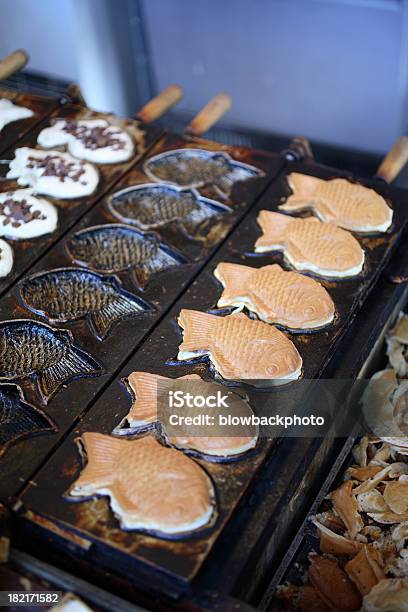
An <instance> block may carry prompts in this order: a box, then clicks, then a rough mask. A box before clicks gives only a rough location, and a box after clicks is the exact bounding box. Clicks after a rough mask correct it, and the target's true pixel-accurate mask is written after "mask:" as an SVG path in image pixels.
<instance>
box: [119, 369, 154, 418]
mask: <svg viewBox="0 0 408 612" xmlns="http://www.w3.org/2000/svg"><path fill="white" fill-rule="evenodd" d="M161 378H162V377H161V376H159V375H158V374H150V373H149V372H132V373H131V374H130V375H129V377H128V379H127V384H128V386H129V387H130V389H131V391H132V393H133V395H134V397H135V400H134V402H133V404H132V408H131V411H130V413H129V415H128V419H127V420H128V421H129V420H131V421H138V422H139V423H140V424H148V423H155V422H156V421H157V382H158V380H160V379H161Z"/></svg>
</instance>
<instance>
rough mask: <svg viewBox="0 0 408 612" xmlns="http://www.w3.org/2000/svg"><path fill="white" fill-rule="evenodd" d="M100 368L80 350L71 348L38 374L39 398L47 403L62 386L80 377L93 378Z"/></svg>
mask: <svg viewBox="0 0 408 612" xmlns="http://www.w3.org/2000/svg"><path fill="white" fill-rule="evenodd" d="M100 372H101V366H100V365H99V363H98V362H97V361H96V360H95V359H93V358H92V357H91V356H90V355H88V354H87V353H85V352H84V351H82V350H81V349H79V348H77V347H74V346H71V347H70V348H69V349H68V350H67V352H66V354H65V356H64V357H63V358H62V359H61V360H60V361H59V362H58V363H55V364H54V365H52V366H50V367H49V368H46V369H44V370H42V371H41V372H39V373H38V375H37V383H38V388H39V391H40V394H41V397H42V398H43V400H44V401H45V403H47V402H48V401H49V400H50V399H51V398H52V397H53V395H55V393H56V392H57V391H58V390H59V388H60V387H61V386H62V385H63V384H64V383H68V382H70V381H71V380H72V379H74V378H77V377H82V376H95V375H98V374H99V373H100Z"/></svg>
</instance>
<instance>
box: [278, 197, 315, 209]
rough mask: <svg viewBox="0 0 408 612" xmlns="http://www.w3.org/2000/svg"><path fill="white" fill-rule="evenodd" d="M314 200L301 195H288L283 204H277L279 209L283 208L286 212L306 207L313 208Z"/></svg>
mask: <svg viewBox="0 0 408 612" xmlns="http://www.w3.org/2000/svg"><path fill="white" fill-rule="evenodd" d="M314 206H315V202H314V200H313V199H311V198H305V197H304V196H302V195H291V196H289V197H288V199H287V200H286V202H285V203H284V204H280V205H279V206H278V208H279V210H285V211H286V212H295V211H298V210H299V211H300V210H306V209H307V208H314Z"/></svg>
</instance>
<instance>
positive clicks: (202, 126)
mask: <svg viewBox="0 0 408 612" xmlns="http://www.w3.org/2000/svg"><path fill="white" fill-rule="evenodd" d="M231 106H232V98H231V97H230V96H229V95H228V94H226V93H219V94H218V95H216V96H214V98H212V100H210V101H209V102H208V104H206V105H205V106H204V108H203V109H202V110H201V111H200V112H199V113H198V114H197V115H196V116H195V117H194V119H193V120H192V121H191V123H190V124H189V125H188V126H187V127H186V129H185V132H186V134H191V135H192V136H200V135H201V134H204V132H207V130H209V129H210V128H211V127H212V126H213V125H214V124H215V123H216V122H217V121H218V119H220V118H221V117H222V116H223V115H224V114H225V113H226V112H227V110H229V109H230V108H231Z"/></svg>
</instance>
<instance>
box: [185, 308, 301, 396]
mask: <svg viewBox="0 0 408 612" xmlns="http://www.w3.org/2000/svg"><path fill="white" fill-rule="evenodd" d="M178 323H179V325H180V327H181V328H182V329H183V342H182V343H181V345H180V347H179V353H178V359H180V360H183V361H184V360H188V359H193V358H195V357H198V356H199V355H208V356H209V359H210V361H211V363H212V364H213V366H214V368H215V370H216V371H217V372H218V373H219V374H221V376H222V377H223V378H225V379H226V380H248V381H250V380H265V381H271V383H273V382H274V383H277V384H283V383H286V382H290V381H291V380H296V379H297V378H299V376H300V375H301V372H302V358H301V356H300V355H299V353H298V351H297V348H296V347H295V345H294V344H293V342H292V341H291V340H289V338H287V336H285V334H284V333H282V332H281V331H279V330H278V329H276V327H273V326H272V325H267V324H266V323H263V322H262V321H255V320H253V319H249V318H248V317H246V316H245V315H244V314H242V313H238V314H231V315H228V316H226V317H217V316H215V315H211V314H207V313H205V312H198V311H196V310H184V309H183V310H182V311H181V312H180V315H179V318H178Z"/></svg>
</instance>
